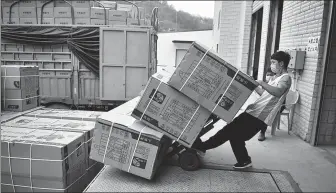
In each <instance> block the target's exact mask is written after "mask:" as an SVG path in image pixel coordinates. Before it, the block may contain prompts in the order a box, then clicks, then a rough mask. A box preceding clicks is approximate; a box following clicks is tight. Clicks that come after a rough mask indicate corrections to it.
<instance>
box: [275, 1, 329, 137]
mask: <svg viewBox="0 0 336 193" xmlns="http://www.w3.org/2000/svg"><path fill="white" fill-rule="evenodd" d="M328 4H329V3H328V2H327V1H285V2H284V6H283V16H282V24H281V34H280V50H285V49H299V50H300V49H301V50H305V49H306V47H307V45H308V39H309V37H319V38H320V44H319V47H318V48H319V49H318V51H315V52H314V51H306V57H305V64H304V70H303V71H302V73H301V75H300V77H299V79H298V82H297V90H298V91H299V93H300V100H299V103H298V105H296V108H295V112H294V117H293V127H292V129H293V131H294V133H296V134H297V135H298V136H299V137H301V138H302V139H303V140H305V141H310V139H311V133H312V128H313V121H314V116H315V113H318V112H317V111H315V110H316V102H317V100H316V98H317V92H318V89H319V88H318V87H319V86H318V85H319V81H320V67H321V62H322V55H323V46H324V45H323V44H324V38H325V31H326V30H325V29H326V21H327V13H328Z"/></svg>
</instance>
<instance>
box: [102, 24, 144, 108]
mask: <svg viewBox="0 0 336 193" xmlns="http://www.w3.org/2000/svg"><path fill="white" fill-rule="evenodd" d="M150 65H151V64H150V30H149V29H141V28H101V31H100V98H101V100H120V101H123V100H129V99H132V98H134V97H136V96H138V94H139V93H140V91H141V90H142V89H143V88H144V87H145V85H146V83H147V81H148V78H149V77H148V74H149V73H148V72H149V66H150Z"/></svg>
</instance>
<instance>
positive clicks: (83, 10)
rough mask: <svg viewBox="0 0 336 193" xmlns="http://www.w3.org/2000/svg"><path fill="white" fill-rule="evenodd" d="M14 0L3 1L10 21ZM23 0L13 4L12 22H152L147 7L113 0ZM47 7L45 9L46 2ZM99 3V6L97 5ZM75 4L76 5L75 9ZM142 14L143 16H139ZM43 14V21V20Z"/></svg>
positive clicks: (31, 23) (93, 23) (4, 11)
mask: <svg viewBox="0 0 336 193" xmlns="http://www.w3.org/2000/svg"><path fill="white" fill-rule="evenodd" d="M15 2H16V1H14V0H4V1H2V5H1V8H2V12H3V14H2V20H3V23H4V24H10V23H9V15H10V14H9V12H10V6H11V5H12V4H14V3H15ZM47 2H49V1H47V0H37V1H36V0H30V1H29V0H23V1H19V2H16V3H15V4H14V6H12V11H11V22H12V23H11V24H27V25H34V24H50V25H54V24H57V25H72V24H74V25H138V23H139V22H140V25H145V23H146V25H147V24H148V25H149V21H147V22H145V9H144V8H142V7H139V14H138V11H137V9H136V7H135V6H133V5H131V4H129V3H127V4H124V3H125V2H124V3H122V2H112V1H100V3H99V1H98V3H97V1H96V2H95V3H93V1H68V3H67V2H65V1H63V0H55V1H54V2H49V3H48V4H46V3H47ZM43 5H44V7H43V10H41V9H42V6H43ZM97 5H99V7H97ZM72 8H73V9H72ZM138 15H139V20H138ZM41 17H42V21H41Z"/></svg>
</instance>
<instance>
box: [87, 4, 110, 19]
mask: <svg viewBox="0 0 336 193" xmlns="http://www.w3.org/2000/svg"><path fill="white" fill-rule="evenodd" d="M107 18H109V9H105V11H104V8H100V7H91V19H107Z"/></svg>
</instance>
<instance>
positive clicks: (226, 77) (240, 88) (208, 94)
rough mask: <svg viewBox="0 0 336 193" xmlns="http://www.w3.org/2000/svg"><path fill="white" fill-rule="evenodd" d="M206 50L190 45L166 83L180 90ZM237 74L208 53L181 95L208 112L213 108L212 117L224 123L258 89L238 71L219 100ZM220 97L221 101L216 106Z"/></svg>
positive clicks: (235, 70)
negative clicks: (216, 117) (215, 116)
mask: <svg viewBox="0 0 336 193" xmlns="http://www.w3.org/2000/svg"><path fill="white" fill-rule="evenodd" d="M207 50H208V48H205V47H204V46H202V45H200V44H198V43H193V44H192V45H191V47H190V48H189V50H188V52H187V54H186V55H185V56H184V58H183V59H182V61H181V63H180V64H179V65H178V67H177V68H176V71H175V72H174V74H173V76H172V77H171V79H170V80H169V82H168V84H169V85H171V86H172V87H174V88H175V89H177V90H180V89H181V88H182V86H183V84H184V83H185V82H186V80H187V79H188V77H189V75H190V74H191V72H192V71H193V70H194V68H195V67H196V65H197V64H198V62H199V61H200V60H201V58H202V57H203V55H204V53H205V52H206V51H207ZM236 72H237V68H235V67H233V66H232V65H230V64H229V63H228V62H226V61H225V60H223V59H222V58H220V57H219V56H217V55H216V54H215V53H213V52H212V51H209V52H208V53H207V55H206V57H205V58H204V60H202V62H201V64H200V65H199V66H198V67H197V69H196V70H195V71H194V73H193V74H192V76H191V77H190V78H189V80H188V82H187V83H186V84H185V86H184V87H183V89H182V90H181V92H182V93H183V94H185V95H186V96H188V97H190V98H191V99H193V100H194V101H196V102H197V103H198V104H200V105H202V106H203V107H204V108H206V109H208V110H209V111H212V110H213V109H214V108H215V107H216V108H215V109H214V112H213V113H214V114H215V115H217V116H218V117H220V118H221V119H223V120H225V121H227V122H228V121H231V120H232V118H233V117H234V116H235V115H236V114H237V112H238V111H239V109H240V108H241V107H242V105H243V104H244V103H245V101H246V100H247V98H248V97H249V96H250V95H251V93H252V92H253V90H254V89H255V88H256V87H257V86H258V83H257V82H256V81H254V80H253V79H252V78H251V77H249V76H248V75H246V74H244V73H243V72H240V71H239V73H238V74H237V76H236V78H235V79H234V81H233V82H232V84H231V85H230V87H229V89H228V90H227V92H226V93H225V95H224V97H222V95H223V94H224V92H225V91H226V88H227V87H228V85H229V84H230V83H231V80H232V79H233V77H234V76H235V74H236ZM221 98H222V100H221V102H220V103H219V104H218V105H216V104H217V102H218V101H219V100H220V99H221Z"/></svg>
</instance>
